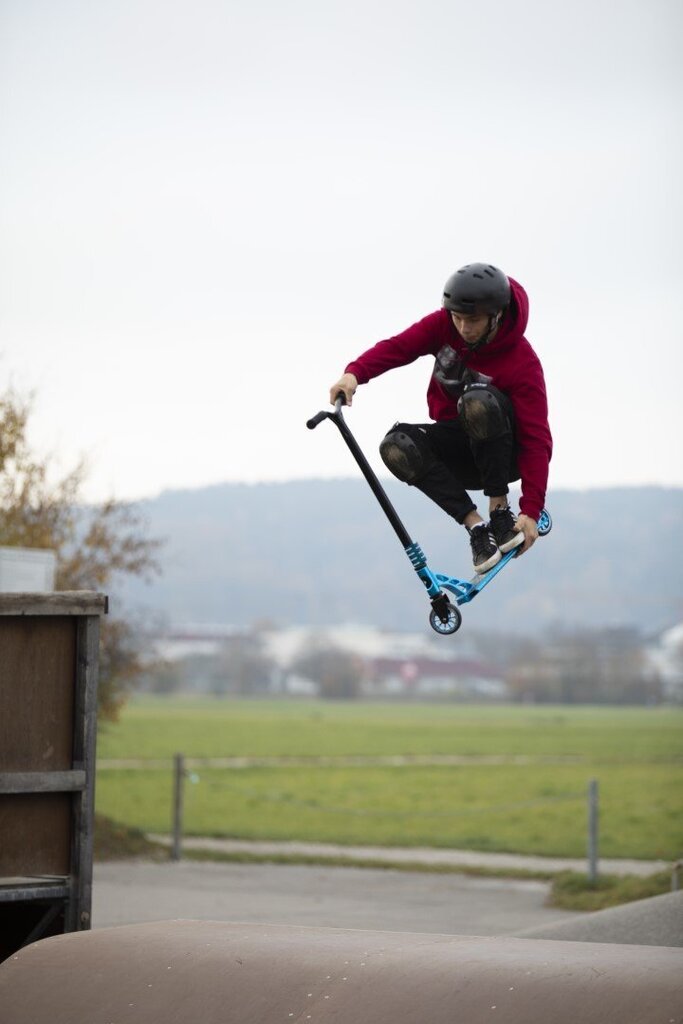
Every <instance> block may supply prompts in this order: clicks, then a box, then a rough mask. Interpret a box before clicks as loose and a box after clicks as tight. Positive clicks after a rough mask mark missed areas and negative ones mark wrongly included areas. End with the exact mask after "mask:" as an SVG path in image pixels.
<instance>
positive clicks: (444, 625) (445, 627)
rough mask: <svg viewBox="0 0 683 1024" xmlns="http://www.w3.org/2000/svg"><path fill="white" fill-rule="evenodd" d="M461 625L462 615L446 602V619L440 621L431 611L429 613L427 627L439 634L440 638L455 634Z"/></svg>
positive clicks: (433, 611)
mask: <svg viewBox="0 0 683 1024" xmlns="http://www.w3.org/2000/svg"><path fill="white" fill-rule="evenodd" d="M461 624H462V615H461V614H460V612H459V610H458V609H457V608H456V606H455V605H454V604H451V602H450V601H449V602H448V609H447V617H446V619H445V620H444V619H442V618H441V617H440V616H439V615H438V614H437V612H436V611H435V610H434V609H432V611H431V612H430V613H429V625H430V626H431V627H432V629H433V630H435V631H436V632H437V633H441V635H442V636H449V634H451V633H457V631H458V630H459V629H460V626H461Z"/></svg>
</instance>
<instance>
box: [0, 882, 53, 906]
mask: <svg viewBox="0 0 683 1024" xmlns="http://www.w3.org/2000/svg"><path fill="white" fill-rule="evenodd" d="M68 898H69V883H68V882H62V883H61V885H57V884H55V883H54V882H52V883H51V884H49V885H48V884H47V883H45V884H43V883H37V884H34V883H33V882H26V881H24V882H22V883H21V885H12V886H6V887H5V886H3V885H1V884H0V903H28V902H30V901H33V900H65V899H68Z"/></svg>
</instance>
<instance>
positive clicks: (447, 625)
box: [306, 393, 553, 636]
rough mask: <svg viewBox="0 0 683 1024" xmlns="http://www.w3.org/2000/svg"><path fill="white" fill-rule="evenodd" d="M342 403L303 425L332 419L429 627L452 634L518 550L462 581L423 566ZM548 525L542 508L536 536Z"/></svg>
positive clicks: (547, 530)
mask: <svg viewBox="0 0 683 1024" xmlns="http://www.w3.org/2000/svg"><path fill="white" fill-rule="evenodd" d="M345 404H346V400H345V398H344V395H343V394H341V393H340V394H339V395H338V396H337V400H336V402H335V403H334V412H328V411H327V410H325V409H323V410H322V411H321V412H319V413H316V415H315V416H313V417H311V419H310V420H308V421H307V423H306V426H307V427H308V429H309V430H314V429H315V428H316V427H317V426H318V424H319V423H322V421H323V420H332V422H333V423H334V425H335V426H336V427H337V428H338V430H339V433H340V434H341V436H342V437H343V438H344V441H345V442H346V444H347V446H348V448H349V450H350V452H351V454H352V455H353V457H354V459H355V460H356V462H357V463H358V466H359V467H360V470H361V472H362V474H363V476H364V477H365V479H366V480H367V482H368V483H369V485H370V487H371V489H372V492H373V494H374V495H375V497H376V498H377V501H378V502H379V503H380V505H381V506H382V508H383V510H384V512H385V514H386V517H387V519H388V520H389V522H390V523H391V525H392V527H393V529H394V532H395V533H396V536H397V537H398V539H399V540H400V542H401V544H402V546H403V550H404V551H405V553H406V554H407V556H408V558H409V560H410V563H411V565H412V567H413V569H414V570H415V572H416V573H417V575H418V576H419V577H420V579H421V580H422V582H423V584H424V585H425V587H426V588H427V594H428V595H429V599H430V601H431V605H432V610H431V612H430V613H429V624H430V626H431V627H432V629H434V630H435V631H436V632H437V633H440V634H441V635H442V636H448V635H450V634H451V633H456V632H457V631H458V630H459V629H460V626H461V624H462V615H461V613H460V610H459V607H458V606H459V605H463V604H468V603H469V602H470V601H473V600H474V598H475V597H476V596H477V594H480V593H481V592H482V590H483V589H484V587H487V586H488V585H489V583H490V582H491V580H492V579H493V578H494V577H495V576H497V575H498V573H499V572H502V570H503V569H504V568H505V566H506V565H508V563H509V562H511V561H512V559H513V558H515V557H516V556H517V554H518V553H519V549H518V548H515V549H513V550H512V551H508V552H507V553H506V554H504V555H503V557H502V558H501V559H500V561H499V562H497V563H496V564H495V565H494V566H493V568H492V569H489V570H488V572H484V573H481V574H476V575H475V576H474V577H473V578H472V579H471V580H463V579H460V578H459V577H458V576H446V575H444V574H443V573H440V572H432V570H431V569H430V568H429V566H428V565H427V559H426V556H425V554H424V552H423V550H422V548H421V547H420V545H419V544H417V543H416V542H415V541H413V539H412V538H411V536H410V534H409V533H408V531H407V530H406V528H405V526H404V525H403V523H402V522H401V520H400V518H399V516H398V514H397V512H396V509H395V508H394V506H393V505H392V503H391V502H390V501H389V497H388V495H387V492H386V491H385V490H384V488H383V487H382V485H381V483H380V482H379V479H378V478H377V476H376V474H375V471H374V470H373V468H372V466H371V465H370V463H369V462H368V460H367V459H366V457H365V455H364V454H363V452H362V451H361V448H360V446H359V444H358V442H357V441H356V439H355V437H354V436H353V434H352V433H351V431H350V429H349V427H348V425H347V423H346V421H345V419H344V416H343V414H342V406H344V405H345ZM552 525H553V523H552V519H551V517H550V513H549V512H548V510H547V509H543V511H542V512H541V515H540V517H539V519H538V533H539V536H540V537H545V536H546V535H547V534H548V533H550V530H551V529H552ZM445 591H450V593H451V594H453V595H454V597H455V604H453V603H452V601H451V600H450V597H449V596H448V594H447V593H445Z"/></svg>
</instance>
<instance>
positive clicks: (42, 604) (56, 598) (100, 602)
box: [0, 590, 109, 615]
mask: <svg viewBox="0 0 683 1024" xmlns="http://www.w3.org/2000/svg"><path fill="white" fill-rule="evenodd" d="M108 611H109V599H108V597H107V595H106V594H99V593H96V592H95V591H94V590H62V591H56V592H55V593H52V594H0V615H106V614H107V612H108Z"/></svg>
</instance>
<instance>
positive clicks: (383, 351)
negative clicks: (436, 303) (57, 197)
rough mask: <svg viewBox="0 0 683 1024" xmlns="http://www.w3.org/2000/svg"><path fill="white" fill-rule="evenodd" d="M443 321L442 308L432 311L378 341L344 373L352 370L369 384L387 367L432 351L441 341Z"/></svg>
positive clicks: (388, 368) (361, 382)
mask: <svg viewBox="0 0 683 1024" xmlns="http://www.w3.org/2000/svg"><path fill="white" fill-rule="evenodd" d="M441 322H442V318H441V311H440V310H437V311H436V312H435V313H430V314H429V315H428V316H426V317H424V318H423V319H422V320H418V322H417V323H416V324H413V325H412V326H411V327H408V328H407V330H405V331H402V332H401V333H400V334H396V335H395V336H394V337H393V338H386V339H385V340H384V341H378V342H377V344H376V345H373V347H372V348H369V349H368V350H367V351H366V352H363V354H362V355H360V356H358V358H357V359H354V360H353V362H352V363H349V365H348V366H347V367H346V368H345V370H344V373H352V374H353V375H354V377H355V378H356V379H357V381H358V383H359V384H367V382H368V381H369V380H372V378H373V377H379V376H380V374H382V373H386V371H387V370H394V369H395V368H396V367H398V366H407V365H408V363H412V362H414V361H415V360H416V359H418V358H419V357H420V356H426V355H429V354H430V353H432V354H433V353H434V352H436V351H437V350H438V348H439V345H440V342H439V339H440V334H441Z"/></svg>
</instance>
